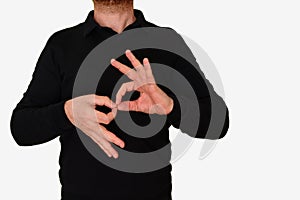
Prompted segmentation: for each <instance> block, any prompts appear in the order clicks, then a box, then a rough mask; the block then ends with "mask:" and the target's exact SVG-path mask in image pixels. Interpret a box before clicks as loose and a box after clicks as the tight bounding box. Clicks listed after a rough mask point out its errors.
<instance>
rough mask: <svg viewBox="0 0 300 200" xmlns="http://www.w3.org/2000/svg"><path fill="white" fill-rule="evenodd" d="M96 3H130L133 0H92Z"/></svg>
mask: <svg viewBox="0 0 300 200" xmlns="http://www.w3.org/2000/svg"><path fill="white" fill-rule="evenodd" d="M94 1H95V2H96V3H101V4H104V5H120V4H121V5H122V4H131V3H133V0H94Z"/></svg>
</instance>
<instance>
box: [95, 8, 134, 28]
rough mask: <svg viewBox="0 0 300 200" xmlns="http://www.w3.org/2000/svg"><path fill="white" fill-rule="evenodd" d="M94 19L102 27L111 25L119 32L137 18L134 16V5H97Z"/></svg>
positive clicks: (110, 26)
mask: <svg viewBox="0 0 300 200" xmlns="http://www.w3.org/2000/svg"><path fill="white" fill-rule="evenodd" d="M94 19H95V21H96V22H97V23H98V24H99V25H100V26H102V27H109V28H111V29H112V30H114V31H116V32H117V33H121V32H123V30H124V29H125V28H126V27H127V26H128V25H130V24H132V23H133V22H134V21H135V20H136V19H135V16H134V10H133V5H124V6H118V5H114V6H108V5H99V4H98V5H95V6H94Z"/></svg>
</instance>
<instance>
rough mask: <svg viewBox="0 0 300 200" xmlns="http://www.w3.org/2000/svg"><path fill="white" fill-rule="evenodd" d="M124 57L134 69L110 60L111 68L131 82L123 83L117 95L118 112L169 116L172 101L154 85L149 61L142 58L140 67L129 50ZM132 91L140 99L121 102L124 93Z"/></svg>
mask: <svg viewBox="0 0 300 200" xmlns="http://www.w3.org/2000/svg"><path fill="white" fill-rule="evenodd" d="M126 56H127V58H128V59H129V60H130V62H131V64H132V65H133V67H134V69H131V68H130V67H128V66H126V65H124V64H122V63H120V62H118V61H117V60H115V59H112V60H111V64H112V66H114V67H115V68H117V69H118V70H119V71H120V72H122V73H123V74H125V75H126V76H127V77H128V78H129V79H131V80H132V81H131V82H128V83H124V84H123V85H122V86H121V88H120V89H119V91H118V93H117V96H116V104H117V106H118V110H123V111H129V110H131V111H137V112H144V113H148V114H160V115H166V114H169V113H170V112H171V111H172V109H173V99H171V98H170V97H169V96H168V95H167V94H166V93H165V92H164V91H162V90H161V89H160V88H159V87H158V86H157V85H156V83H155V79H154V77H153V74H152V70H151V66H150V63H149V60H148V59H147V58H144V60H143V65H142V64H141V63H140V61H139V60H138V59H137V58H136V57H135V56H134V55H133V53H132V52H131V51H129V50H127V51H126ZM134 90H136V91H138V92H140V97H139V98H138V99H137V100H135V101H124V102H122V97H123V96H124V95H125V94H126V92H130V91H134Z"/></svg>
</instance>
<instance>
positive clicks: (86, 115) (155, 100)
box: [64, 50, 173, 158]
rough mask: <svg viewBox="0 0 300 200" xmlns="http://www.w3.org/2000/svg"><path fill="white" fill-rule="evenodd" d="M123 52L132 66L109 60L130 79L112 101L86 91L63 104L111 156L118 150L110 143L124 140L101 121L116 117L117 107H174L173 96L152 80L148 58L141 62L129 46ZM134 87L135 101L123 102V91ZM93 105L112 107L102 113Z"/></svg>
mask: <svg viewBox="0 0 300 200" xmlns="http://www.w3.org/2000/svg"><path fill="white" fill-rule="evenodd" d="M126 56H127V58H128V59H129V60H130V62H131V64H132V65H133V66H134V69H131V68H130V67H128V66H126V65H124V64H122V63H120V62H118V61H116V60H115V59H112V60H111V64H112V66H114V67H116V68H117V69H118V70H119V71H120V72H122V73H123V74H125V75H126V76H127V77H128V78H129V79H131V80H132V81H130V82H127V83H124V84H123V85H122V86H121V87H120V89H119V91H118V92H117V96H116V102H115V103H114V102H113V101H111V100H110V99H109V98H108V97H106V96H97V95H85V96H80V97H77V98H74V99H71V100H68V101H67V102H66V103H65V107H64V108H65V113H66V115H67V117H68V119H69V120H70V121H71V123H72V124H73V125H74V126H76V127H77V128H79V129H80V130H81V131H83V132H84V133H85V134H86V135H87V136H89V137H90V138H91V139H92V140H93V141H94V142H95V143H96V144H98V146H99V147H100V148H101V149H102V150H103V151H104V152H105V153H106V154H107V155H108V156H109V157H112V156H113V157H114V158H118V152H117V151H116V150H115V149H114V148H113V147H112V145H111V143H114V144H116V145H118V146H119V147H121V148H124V146H125V144H124V141H122V140H121V139H120V138H118V137H117V136H116V135H115V134H113V133H112V132H110V131H109V130H107V129H106V128H105V127H104V126H102V125H101V124H109V123H110V122H111V121H112V120H113V119H114V118H115V116H116V114H117V110H122V111H136V112H144V113H148V114H159V115H167V114H169V113H170V112H171V111H172V109H173V99H172V98H170V97H169V96H168V95H167V94H166V93H165V92H164V91H163V90H161V89H160V88H159V87H158V86H157V84H156V83H155V79H154V76H153V74H152V69H151V66H150V63H149V60H148V59H147V58H145V59H144V60H143V65H142V64H141V63H140V61H139V60H138V59H137V58H136V57H135V56H134V55H133V53H132V52H131V51H129V50H127V51H126ZM134 90H136V91H138V92H140V97H139V98H138V99H137V100H135V101H123V102H122V97H123V96H124V95H125V94H126V92H130V91H134ZM96 106H106V107H108V108H111V109H112V111H111V112H110V113H108V114H105V113H102V112H100V111H97V110H96Z"/></svg>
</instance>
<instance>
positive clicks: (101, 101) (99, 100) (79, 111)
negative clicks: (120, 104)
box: [64, 95, 125, 158]
mask: <svg viewBox="0 0 300 200" xmlns="http://www.w3.org/2000/svg"><path fill="white" fill-rule="evenodd" d="M97 105H98V106H106V107H108V108H111V109H113V110H115V109H114V108H116V104H115V103H114V102H112V101H111V100H110V99H109V98H108V97H104V96H97V95H85V96H80V97H77V98H74V99H71V100H68V101H66V103H65V106H64V109H65V113H66V115H67V117H68V118H69V120H70V121H71V123H72V124H73V125H74V126H76V127H77V128H79V129H80V130H81V131H83V132H84V133H85V134H86V135H87V136H89V137H90V138H91V139H92V140H93V141H94V142H95V143H96V144H98V146H99V147H100V148H101V149H102V150H103V151H104V152H105V153H106V154H107V155H108V156H109V157H112V156H113V157H114V158H118V152H117V151H116V150H115V149H114V148H113V147H112V145H111V143H114V144H116V145H118V146H119V147H121V148H124V146H125V144H124V141H122V140H121V139H120V138H118V137H117V136H116V135H115V134H113V133H112V132H110V131H108V130H107V129H106V128H105V127H104V126H102V125H101V124H109V123H110V122H111V121H112V120H113V119H114V117H115V116H116V113H115V112H114V111H112V112H110V113H108V114H105V113H102V112H99V111H97V110H96V106H97Z"/></svg>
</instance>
